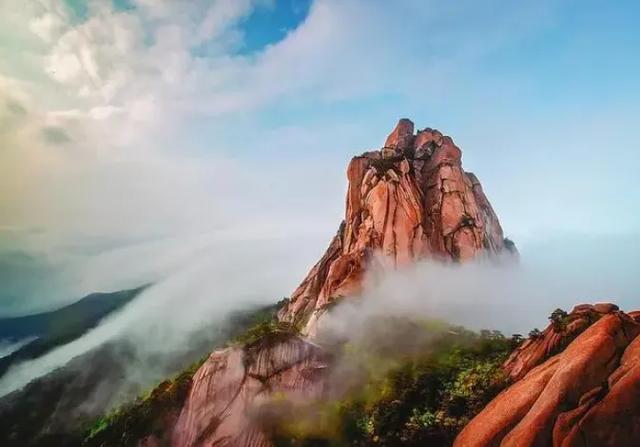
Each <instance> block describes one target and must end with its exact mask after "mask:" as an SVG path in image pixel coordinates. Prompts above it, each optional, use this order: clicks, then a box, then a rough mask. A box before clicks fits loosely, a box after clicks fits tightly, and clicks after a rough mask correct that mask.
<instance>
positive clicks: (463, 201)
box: [279, 118, 510, 334]
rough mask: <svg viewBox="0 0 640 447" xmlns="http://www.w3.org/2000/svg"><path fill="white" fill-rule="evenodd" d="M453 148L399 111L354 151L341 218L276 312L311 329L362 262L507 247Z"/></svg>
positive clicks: (354, 279)
mask: <svg viewBox="0 0 640 447" xmlns="http://www.w3.org/2000/svg"><path fill="white" fill-rule="evenodd" d="M461 155H462V153H461V151H460V149H459V148H458V147H457V146H456V145H455V144H454V142H453V139H451V137H448V136H445V135H443V134H442V133H441V132H439V131H437V130H434V129H431V128H425V129H423V130H421V131H419V132H418V133H417V134H414V124H413V122H412V121H411V120H409V119H407V118H402V119H400V120H399V121H398V124H397V125H396V127H395V129H394V130H393V131H392V132H391V134H389V136H388V137H387V139H386V141H385V144H384V146H383V147H382V148H381V149H380V150H375V151H370V152H365V153H364V154H362V155H359V156H356V157H354V158H353V159H352V160H351V162H350V163H349V166H348V167H347V180H348V189H347V198H346V209H345V219H344V221H343V222H342V224H341V225H340V226H339V229H338V233H337V234H336V236H335V237H334V239H333V240H332V241H331V243H330V244H329V248H328V249H327V251H326V253H325V254H324V256H323V257H322V258H321V259H320V261H318V263H317V264H316V265H315V266H314V267H313V268H312V269H311V271H310V272H309V274H308V275H307V277H306V278H305V280H304V281H303V282H302V284H301V285H300V286H299V287H298V289H296V290H295V292H294V293H293V295H292V296H291V299H290V301H289V303H288V304H287V305H286V306H284V307H283V308H282V309H281V311H280V313H279V318H280V319H281V320H284V321H288V322H296V323H298V324H299V323H302V324H303V325H306V326H307V327H306V330H305V333H307V334H313V333H315V326H316V322H317V319H318V318H319V316H320V315H322V314H323V313H324V309H325V308H326V307H327V306H328V305H329V304H331V303H332V302H333V301H334V300H335V299H338V298H342V297H345V296H352V295H357V294H358V293H359V292H360V291H361V287H362V280H363V276H364V272H365V268H366V266H367V265H369V263H370V262H379V263H381V264H382V267H383V268H397V267H401V266H404V265H408V264H411V263H413V262H416V261H419V260H422V259H428V258H432V259H438V260H448V261H456V262H457V261H465V260H469V259H472V258H474V257H476V256H478V255H480V254H483V253H484V254H497V253H499V252H501V251H503V250H505V249H507V250H508V249H509V248H510V246H507V245H506V244H505V241H504V237H503V233H502V228H501V226H500V222H499V221H498V218H497V216H496V214H495V212H494V211H493V208H492V207H491V204H490V203H489V200H488V199H487V198H486V196H485V195H484V192H483V191H482V187H481V186H480V182H479V181H478V179H477V177H476V176H475V175H473V174H470V173H467V172H465V171H464V170H463V169H462V164H461ZM374 253H377V254H379V255H381V256H377V257H374V256H373V254H374Z"/></svg>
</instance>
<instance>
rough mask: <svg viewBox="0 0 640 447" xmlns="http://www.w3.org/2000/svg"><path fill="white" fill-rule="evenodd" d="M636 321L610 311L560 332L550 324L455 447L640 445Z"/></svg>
mask: <svg viewBox="0 0 640 447" xmlns="http://www.w3.org/2000/svg"><path fill="white" fill-rule="evenodd" d="M637 319H638V313H636V312H631V313H629V314H626V313H624V312H621V311H619V310H618V309H617V306H615V305H612V304H599V305H595V306H590V305H581V306H577V307H576V308H575V309H574V310H573V311H572V312H571V313H570V314H569V316H568V317H567V318H566V319H565V320H566V321H565V323H566V324H563V325H562V327H560V328H557V327H556V328H554V327H553V326H552V325H550V326H549V328H547V329H546V330H545V331H544V332H543V333H542V334H541V335H540V336H539V337H537V338H536V340H528V341H526V342H525V343H524V344H523V345H522V346H521V347H520V348H519V349H517V350H516V351H515V352H514V353H513V355H512V356H511V357H510V358H509V360H508V361H507V362H506V363H505V365H504V367H505V371H506V372H507V373H508V374H510V376H511V377H512V378H513V379H514V380H515V383H514V384H512V385H511V386H510V387H509V388H507V389H506V390H505V391H503V392H502V393H501V394H499V395H498V396H497V397H496V398H495V399H494V400H493V401H492V402H490V403H489V404H488V405H487V406H486V407H485V409H484V410H483V411H481V412H480V414H478V415H477V416H476V417H475V418H474V419H473V420H472V421H471V422H470V423H469V424H468V425H467V426H466V427H465V429H464V430H463V431H462V432H461V433H460V435H459V436H458V438H457V439H456V441H455V444H454V445H455V446H456V447H484V446H498V445H499V446H505V447H507V446H514V447H515V446H517V447H527V446H557V447H578V446H580V447H586V446H589V447H593V446H602V447H605V446H632V445H640V399H638V396H640V337H639V336H638V335H639V334H640V323H639V322H638V321H637ZM565 346H566V348H565ZM558 351H560V352H558ZM553 354H555V355H553Z"/></svg>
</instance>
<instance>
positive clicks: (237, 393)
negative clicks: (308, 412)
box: [172, 334, 327, 447]
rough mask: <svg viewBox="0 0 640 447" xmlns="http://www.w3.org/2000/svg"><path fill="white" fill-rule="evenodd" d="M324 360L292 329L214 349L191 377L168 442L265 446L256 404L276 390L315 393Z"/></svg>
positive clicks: (291, 394)
mask: <svg viewBox="0 0 640 447" xmlns="http://www.w3.org/2000/svg"><path fill="white" fill-rule="evenodd" d="M274 337H275V338H274ZM326 366H327V358H326V355H325V353H324V352H323V351H322V349H320V348H319V347H317V346H316V345H314V344H313V343H310V342H309V341H306V340H303V339H301V338H299V337H297V336H293V335H284V334H281V335H275V336H272V337H269V338H263V339H261V340H259V341H258V342H256V343H254V344H252V345H249V346H246V347H244V348H228V349H224V350H220V351H216V352H214V353H213V354H211V356H210V357H209V359H208V360H207V361H206V362H205V363H204V365H203V366H202V367H201V368H200V369H199V370H198V372H197V373H196V375H195V376H194V378H193V386H192V389H191V391H190V393H189V397H188V398H187V402H186V403H185V406H184V407H183V409H182V412H181V414H180V417H179V419H178V422H177V424H176V426H175V428H174V431H173V439H172V445H173V446H176V447H191V446H209V445H216V446H218V445H219V446H253V447H259V446H269V445H270V443H269V441H268V439H267V437H266V436H265V435H264V433H263V432H262V431H261V427H260V425H259V424H258V423H257V422H256V418H258V417H259V415H260V407H261V405H263V404H265V403H268V402H269V400H270V399H271V398H272V397H273V396H274V395H277V394H278V393H281V394H283V395H286V396H287V398H288V399H290V400H292V401H295V400H296V399H312V398H314V397H318V396H319V395H320V393H321V392H322V386H323V380H322V378H323V375H324V371H325V368H326Z"/></svg>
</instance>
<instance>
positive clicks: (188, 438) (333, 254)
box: [173, 119, 511, 447]
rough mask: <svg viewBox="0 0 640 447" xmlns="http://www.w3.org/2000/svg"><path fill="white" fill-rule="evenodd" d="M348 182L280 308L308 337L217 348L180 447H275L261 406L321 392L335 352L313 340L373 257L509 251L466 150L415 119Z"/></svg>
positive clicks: (388, 261)
mask: <svg viewBox="0 0 640 447" xmlns="http://www.w3.org/2000/svg"><path fill="white" fill-rule="evenodd" d="M347 179H348V183H349V184H348V191H347V198H346V212H345V220H344V221H343V222H342V224H341V225H340V227H339V230H338V233H337V234H336V236H335V237H334V238H333V240H332V241H331V243H330V245H329V248H328V249H327V251H326V253H325V254H324V256H323V257H322V258H321V259H320V260H319V261H318V263H317V264H316V265H315V266H314V267H313V268H312V269H311V271H310V272H309V274H308V275H307V277H306V278H305V279H304V281H303V282H302V283H301V284H300V286H299V287H298V288H297V289H296V290H295V292H294V293H293V295H292V296H291V298H290V300H289V301H288V303H286V304H285V305H284V306H283V307H282V308H281V309H280V311H279V313H278V318H279V320H280V323H281V324H289V325H293V326H296V327H298V326H302V327H304V330H303V331H302V333H303V334H304V335H305V336H306V337H307V339H303V338H300V337H298V336H289V337H287V338H284V339H279V340H277V342H276V343H272V342H270V341H268V340H261V341H260V342H258V343H256V344H254V345H250V346H248V347H245V348H244V349H243V348H230V349H226V350H223V351H218V352H214V353H213V354H212V355H211V357H210V358H209V359H208V360H207V362H206V363H205V364H204V365H203V366H202V368H201V369H200V370H199V371H198V373H197V374H196V376H195V377H194V379H193V387H192V389H191V392H190V395H189V397H188V399H187V403H186V405H185V407H184V408H183V410H182V413H181V414H180V418H179V420H178V423H177V425H176V427H175V429H174V434H173V445H175V446H179V447H191V446H200V445H207V446H209V445H216V446H218V445H227V446H267V445H269V441H268V439H267V436H266V435H265V434H264V432H263V430H262V428H261V425H260V424H259V423H258V420H257V419H256V417H259V415H260V414H261V413H264V412H263V411H260V409H261V408H264V405H263V404H265V403H266V402H268V401H269V400H270V399H272V398H273V397H274V396H277V395H281V396H283V397H286V399H287V400H294V401H295V399H297V398H305V399H309V398H313V397H316V396H318V395H319V393H321V392H322V389H323V380H322V379H323V371H324V369H325V368H326V366H327V358H326V355H325V354H324V353H323V351H322V349H321V348H319V347H317V346H316V345H315V344H313V343H312V342H311V341H309V339H311V338H313V336H314V333H315V328H316V322H317V319H318V318H319V316H321V315H322V314H323V313H324V311H325V309H326V308H327V307H328V306H329V305H330V304H332V303H333V302H334V301H335V300H337V299H338V298H341V297H346V296H352V295H357V294H358V293H359V292H360V290H361V287H362V282H363V276H364V273H365V270H366V269H367V267H368V266H369V264H370V263H371V262H378V263H380V264H382V266H383V267H384V268H396V267H399V266H402V265H407V264H409V263H412V262H415V261H417V260H420V259H425V258H435V259H439V260H447V261H464V260H468V259H471V258H473V257H475V256H478V255H480V254H483V253H489V254H495V253H499V252H501V251H502V250H505V249H510V247H511V246H510V245H507V244H505V241H504V239H503V234H502V229H501V228H500V223H499V222H498V219H497V217H496V215H495V213H494V211H493V209H492V208H491V205H490V204H489V201H488V200H487V198H486V197H485V195H484V193H483V191H482V187H481V186H480V183H479V182H478V180H477V178H476V177H475V176H474V175H473V174H470V173H467V172H465V171H464V170H463V169H462V165H461V152H460V149H459V148H458V147H457V146H456V145H455V144H454V143H453V140H452V139H451V138H450V137H446V136H443V135H442V134H441V133H440V132H438V131H437V130H432V129H425V130H422V131H419V132H418V133H417V134H414V129H413V123H412V122H411V121H410V120H408V119H402V120H400V122H399V123H398V125H397V126H396V128H395V129H394V131H393V132H392V133H391V135H389V137H388V138H387V140H386V142H385V146H384V147H383V148H382V149H380V150H377V151H372V152H367V153H364V154H362V155H360V156H357V157H355V158H353V159H352V160H351V162H350V164H349V167H348V168H347ZM375 254H379V256H374V255H375Z"/></svg>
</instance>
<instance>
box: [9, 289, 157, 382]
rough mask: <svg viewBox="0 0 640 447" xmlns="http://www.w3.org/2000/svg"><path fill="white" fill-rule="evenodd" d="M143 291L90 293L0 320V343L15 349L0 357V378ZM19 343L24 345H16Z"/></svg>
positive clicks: (100, 318)
mask: <svg viewBox="0 0 640 447" xmlns="http://www.w3.org/2000/svg"><path fill="white" fill-rule="evenodd" d="M145 288H146V286H143V287H138V288H135V289H129V290H121V291H119V292H112V293H92V294H90V295H87V296H85V297H84V298H82V299H80V300H78V301H76V302H75V303H73V304H70V305H68V306H65V307H62V308H60V309H56V310H53V311H50V312H42V313H38V314H33V315H25V316H21V317H14V318H3V319H0V341H3V342H5V344H14V345H15V346H17V349H15V350H13V351H12V352H10V353H8V354H7V355H5V356H4V357H1V358H0V377H1V376H2V375H4V374H5V373H6V372H7V370H8V369H9V368H10V367H11V366H12V365H14V364H16V363H18V362H21V361H24V360H31V359H35V358H37V357H39V356H41V355H44V354H46V353H47V352H49V351H51V350H52V349H54V348H56V347H58V346H61V345H63V344H66V343H69V342H71V341H73V340H75V339H76V338H78V337H80V336H81V335H83V334H84V333H85V332H87V331H88V330H89V329H92V328H94V327H95V326H97V325H98V323H100V321H101V320H102V319H103V318H105V317H106V316H107V315H109V314H111V313H112V312H114V311H115V310H117V309H120V308H121V307H122V306H124V305H125V304H127V303H128V302H130V301H131V300H132V299H133V298H135V297H136V296H137V295H138V294H140V292H142V291H143V290H144V289H145ZM23 340H24V341H26V343H24V344H22V345H20V344H19V343H20V341H23Z"/></svg>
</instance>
